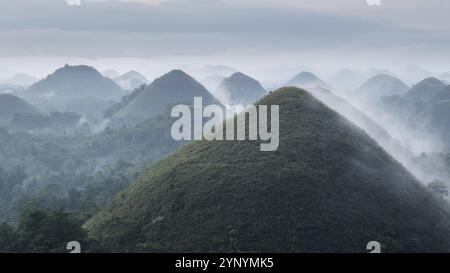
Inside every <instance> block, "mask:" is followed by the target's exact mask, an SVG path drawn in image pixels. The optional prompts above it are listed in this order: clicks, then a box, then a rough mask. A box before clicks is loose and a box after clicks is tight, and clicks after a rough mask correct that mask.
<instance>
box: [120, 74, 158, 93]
mask: <svg viewBox="0 0 450 273" xmlns="http://www.w3.org/2000/svg"><path fill="white" fill-rule="evenodd" d="M114 81H115V82H116V83H117V84H118V85H119V86H120V87H122V89H124V90H130V91H132V90H134V89H136V88H138V87H140V86H141V85H143V84H148V83H149V81H148V79H147V78H146V77H145V76H144V75H142V74H141V73H139V72H137V71H129V72H127V73H125V74H123V75H122V76H119V77H116V78H114Z"/></svg>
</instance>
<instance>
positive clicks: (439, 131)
mask: <svg viewBox="0 0 450 273" xmlns="http://www.w3.org/2000/svg"><path fill="white" fill-rule="evenodd" d="M411 123H412V125H413V126H414V127H415V128H417V129H421V130H424V131H425V132H428V133H429V134H430V136H431V137H432V138H434V139H435V140H437V141H440V144H441V145H443V147H447V149H450V100H438V101H435V102H432V103H430V104H429V105H427V106H426V107H425V108H424V109H423V110H422V111H421V112H420V113H418V114H417V115H415V116H414V117H413V118H412V121H411Z"/></svg>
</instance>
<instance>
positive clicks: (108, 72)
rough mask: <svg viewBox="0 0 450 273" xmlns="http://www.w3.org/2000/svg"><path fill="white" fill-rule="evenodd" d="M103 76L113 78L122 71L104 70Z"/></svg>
mask: <svg viewBox="0 0 450 273" xmlns="http://www.w3.org/2000/svg"><path fill="white" fill-rule="evenodd" d="M102 74H103V76H105V77H107V78H110V79H111V80H112V79H114V78H117V77H120V73H119V72H117V71H116V70H113V69H108V70H105V71H103V73H102Z"/></svg>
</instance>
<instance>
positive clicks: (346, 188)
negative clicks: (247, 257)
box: [85, 88, 450, 252]
mask: <svg viewBox="0 0 450 273" xmlns="http://www.w3.org/2000/svg"><path fill="white" fill-rule="evenodd" d="M260 103H261V104H268V105H273V104H276V105H280V132H281V135H280V147H279V150H278V151H276V152H273V153H263V152H260V150H259V143H258V142H252V141H213V142H207V141H203V142H195V143H191V144H188V145H186V146H184V147H182V148H181V149H180V150H178V151H177V152H175V153H173V154H171V155H169V156H168V157H166V158H165V159H163V160H162V161H160V162H158V163H157V164H156V165H155V166H154V167H153V168H151V169H150V170H149V171H148V172H144V173H143V174H142V175H141V176H140V177H139V178H138V180H137V181H136V182H135V183H133V184H132V185H131V186H130V187H129V188H128V189H127V190H126V191H124V192H122V193H120V194H119V195H118V196H117V197H116V198H115V200H114V201H113V202H112V203H111V204H110V205H109V206H108V207H107V208H105V209H103V210H102V211H101V212H100V213H98V214H97V215H96V216H95V217H94V218H92V219H91V220H89V221H88V222H87V224H86V225H85V227H86V229H87V230H88V231H89V233H90V234H91V235H92V236H94V238H96V239H98V240H99V241H101V242H103V243H104V244H107V245H108V247H109V248H111V249H114V250H116V251H175V252H185V251H198V252H204V251H214V252H216V251H220V252H228V251H250V252H252V251H257V252H261V251H263V252H273V251H275V252H298V251H309V252H311V251H312V252H336V251H337V252H339V251H345V252H347V251H350V252H361V251H364V247H365V245H366V243H367V242H369V241H372V240H377V241H380V242H383V246H384V250H385V251H393V252H402V251H433V252H434V251H447V250H448V249H449V247H450V235H449V234H450V233H449V232H450V215H449V212H448V209H447V208H446V207H444V206H443V205H442V204H441V203H440V201H438V200H437V199H436V198H434V197H433V196H432V194H431V193H430V192H429V191H428V190H427V189H426V188H425V187H424V186H422V185H421V184H420V183H419V182H418V181H417V180H416V179H415V178H414V177H413V176H412V175H411V174H410V173H409V172H408V171H407V170H406V169H405V168H404V167H403V166H402V165H400V164H399V163H398V162H396V161H395V160H394V159H393V158H392V157H391V156H389V155H388V154H387V153H386V152H385V151H384V150H383V149H382V148H381V147H380V146H378V144H377V143H376V142H375V141H373V140H372V139H370V138H369V137H368V135H367V134H366V133H365V132H363V131H362V130H361V129H359V128H357V127H356V126H354V125H353V124H352V123H350V122H349V121H348V120H346V119H345V118H343V117H342V116H340V115H339V114H337V113H336V112H334V111H332V110H331V109H330V108H328V107H326V106H325V105H323V104H322V103H320V102H319V101H318V100H316V99H314V98H313V97H312V96H311V95H310V94H308V93H307V92H305V91H303V90H299V89H296V88H285V89H281V90H279V91H277V92H274V93H272V94H271V95H269V96H267V97H266V98H265V99H263V100H262V101H261V102H260Z"/></svg>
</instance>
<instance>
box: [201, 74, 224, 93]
mask: <svg viewBox="0 0 450 273" xmlns="http://www.w3.org/2000/svg"><path fill="white" fill-rule="evenodd" d="M225 78H226V77H225V76H222V75H218V74H212V75H208V76H206V77H204V78H203V79H202V80H201V83H202V84H203V85H204V86H205V87H206V89H208V90H211V91H215V90H216V89H217V87H219V85H220V84H221V83H222V81H223V80H224V79H225Z"/></svg>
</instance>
